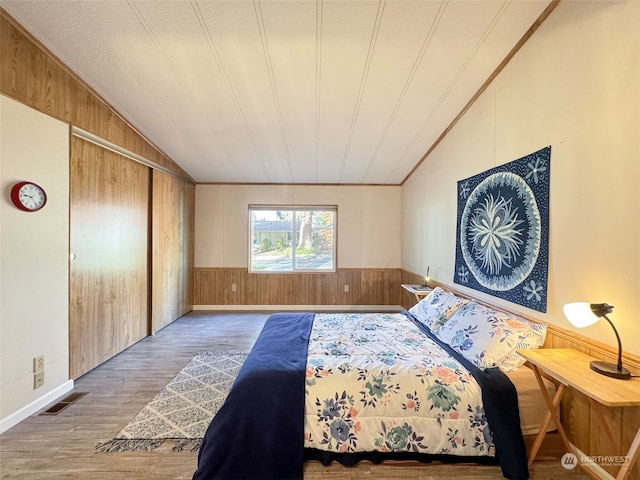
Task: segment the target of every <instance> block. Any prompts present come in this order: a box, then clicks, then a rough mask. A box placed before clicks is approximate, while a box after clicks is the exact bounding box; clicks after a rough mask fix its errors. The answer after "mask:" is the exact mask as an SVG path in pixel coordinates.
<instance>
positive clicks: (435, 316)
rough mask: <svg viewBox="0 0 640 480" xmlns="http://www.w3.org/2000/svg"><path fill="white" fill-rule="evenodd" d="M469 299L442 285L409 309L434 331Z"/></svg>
mask: <svg viewBox="0 0 640 480" xmlns="http://www.w3.org/2000/svg"><path fill="white" fill-rule="evenodd" d="M467 303H469V300H466V299H464V298H459V297H456V296H455V295H454V294H453V293H451V292H445V291H444V290H442V288H440V287H436V288H434V289H433V290H432V291H431V292H430V293H429V294H428V295H427V296H426V297H424V298H423V299H422V300H420V301H419V302H418V303H417V304H415V305H414V306H413V307H411V308H410V309H409V313H411V314H412V315H413V316H414V317H416V319H417V320H418V321H419V322H420V323H422V324H423V325H424V326H426V327H427V328H428V329H429V330H431V331H432V332H435V331H436V330H438V328H440V327H441V326H442V325H444V324H445V323H446V322H447V321H448V320H449V319H450V318H451V317H452V316H453V314H454V313H456V311H457V310H458V309H459V308H460V307H462V306H463V305H466V304H467Z"/></svg>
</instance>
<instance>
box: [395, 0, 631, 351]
mask: <svg viewBox="0 0 640 480" xmlns="http://www.w3.org/2000/svg"><path fill="white" fill-rule="evenodd" d="M638 32H640V2H637V1H629V2H608V1H594V2H561V3H560V5H559V6H558V7H557V8H556V9H555V10H554V12H553V13H552V14H551V15H550V16H549V18H548V19H547V20H546V21H545V22H544V23H543V25H542V26H541V27H540V28H539V29H538V31H537V32H536V33H535V34H534V35H533V37H532V38H531V39H530V40H529V41H528V42H527V43H526V44H525V45H524V47H523V48H522V49H521V50H520V52H518V54H517V55H516V56H515V57H514V58H513V59H512V61H511V62H510V63H509V64H508V66H507V67H506V68H505V70H504V71H503V72H502V73H501V74H500V75H499V76H498V77H497V78H496V79H495V81H494V82H493V83H492V84H491V85H490V87H489V88H488V89H487V91H486V92H485V93H484V94H483V95H482V96H481V97H480V98H479V100H478V101H477V102H476V103H475V104H474V105H473V107H472V108H471V109H470V110H469V111H468V112H467V113H466V114H465V115H464V117H463V118H462V119H461V121H460V122H459V123H458V124H457V125H456V126H455V127H454V128H453V129H452V130H451V132H450V133H449V134H448V135H447V137H446V138H445V140H444V141H443V142H442V143H441V144H440V145H439V146H438V147H437V148H436V149H435V150H434V152H433V153H432V154H431V155H430V156H429V157H428V158H427V160H426V161H425V162H424V164H423V165H422V166H421V167H420V168H419V169H418V170H417V171H416V173H415V174H414V175H413V176H412V177H411V179H410V180H409V181H408V182H407V183H406V184H405V186H404V188H403V200H402V201H403V206H404V208H403V221H402V232H403V249H402V266H403V268H405V269H407V270H410V271H413V272H415V273H422V272H423V271H424V268H425V265H431V276H432V277H433V278H435V279H436V280H438V281H441V282H444V283H446V284H449V285H453V270H454V263H455V231H456V201H457V199H456V182H457V180H461V179H463V178H466V177H469V176H471V175H474V174H477V173H479V172H482V171H484V170H486V169H488V168H491V167H494V166H496V165H500V164H503V163H507V162H509V161H511V160H515V159H516V158H520V157H522V156H524V155H526V154H529V153H532V152H534V151H536V150H538V149H540V148H542V147H545V146H547V145H551V148H552V150H551V202H550V205H551V212H550V249H549V250H550V251H549V292H548V294H549V297H548V310H547V313H546V314H541V313H539V312H535V311H527V309H523V307H517V306H516V308H519V309H520V310H521V311H522V310H524V311H525V313H527V314H529V315H531V316H532V317H535V318H539V319H540V320H542V321H546V322H549V323H553V324H557V325H559V326H561V327H563V328H566V329H570V330H575V331H577V329H575V328H574V327H572V326H571V325H570V324H569V323H568V321H567V320H566V319H565V318H564V315H563V314H562V306H563V305H564V304H565V303H568V302H572V301H580V300H582V301H589V302H607V303H610V304H612V305H614V306H615V310H614V312H613V314H612V315H611V316H610V318H611V319H612V321H613V322H614V323H615V324H616V326H617V327H618V330H619V332H620V335H621V337H622V341H623V346H624V349H625V350H626V351H629V352H631V353H634V354H636V355H637V354H640V317H639V315H638V312H639V311H640V307H639V305H638V298H640V286H639V285H640V284H639V283H638V272H640V194H639V189H638V179H640V34H639V33H638ZM456 287H458V285H456ZM461 289H462V290H464V288H461ZM469 293H470V294H472V295H476V296H480V297H485V298H486V299H487V300H488V301H491V302H494V303H498V304H504V305H506V306H509V307H511V308H513V307H514V306H513V305H511V304H509V303H508V302H503V301H500V300H498V299H494V298H493V297H488V296H484V295H482V294H479V293H478V292H473V291H469ZM580 333H581V334H583V335H586V336H589V337H592V338H595V339H598V340H599V341H602V342H606V343H609V344H611V345H615V337H614V335H613V332H612V331H611V328H610V326H609V325H608V324H607V323H606V322H599V323H598V324H596V325H594V326H592V327H589V328H586V329H582V330H580Z"/></svg>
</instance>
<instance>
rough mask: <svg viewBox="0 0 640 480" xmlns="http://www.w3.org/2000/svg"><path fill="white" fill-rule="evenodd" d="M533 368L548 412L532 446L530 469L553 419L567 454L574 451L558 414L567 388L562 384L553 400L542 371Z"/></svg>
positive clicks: (532, 366)
mask: <svg viewBox="0 0 640 480" xmlns="http://www.w3.org/2000/svg"><path fill="white" fill-rule="evenodd" d="M531 368H532V369H533V373H535V376H536V380H537V381H538V386H539V387H540V393H542V397H543V398H544V401H545V402H546V404H547V410H548V411H547V414H546V415H545V417H544V421H543V422H542V426H541V427H540V431H539V432H538V435H537V436H536V438H535V440H534V441H533V445H532V446H531V451H530V452H529V468H531V467H532V466H533V461H534V460H535V459H536V455H537V454H538V450H540V446H541V445H542V441H543V440H544V437H545V435H546V434H547V425H548V424H549V421H550V420H551V419H552V418H553V421H554V422H555V424H556V427H557V429H558V433H559V434H560V438H561V439H562V443H563V444H564V448H565V449H566V450H567V453H573V449H572V448H571V444H570V443H569V439H568V438H567V434H566V433H565V431H564V428H562V423H560V415H559V414H558V405H559V404H560V401H561V400H562V396H563V395H564V390H565V386H564V385H563V384H560V386H559V387H558V390H556V394H555V396H554V397H553V400H552V399H551V397H550V396H549V392H547V387H546V386H545V384H544V381H543V380H542V376H541V375H540V370H538V367H537V366H535V365H531Z"/></svg>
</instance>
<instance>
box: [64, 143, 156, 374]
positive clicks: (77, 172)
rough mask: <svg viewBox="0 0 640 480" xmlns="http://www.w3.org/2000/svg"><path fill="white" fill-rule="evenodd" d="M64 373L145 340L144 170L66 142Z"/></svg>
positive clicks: (146, 197) (80, 371)
mask: <svg viewBox="0 0 640 480" xmlns="http://www.w3.org/2000/svg"><path fill="white" fill-rule="evenodd" d="M70 168H71V178H70V197H71V207H70V216H71V232H70V233H71V234H70V238H71V252H72V254H74V255H75V259H74V260H72V261H71V266H70V292H69V317H70V318H69V339H70V345H69V349H70V359H69V360H70V362H69V363H70V367H69V368H70V376H71V378H77V377H79V376H80V375H82V374H84V373H86V372H88V371H89V370H91V369H92V368H94V367H96V366H97V365H99V364H101V363H102V362H104V361H105V360H107V359H109V358H110V357H112V356H113V355H115V354H117V353H119V352H121V351H122V350H124V349H125V348H127V347H128V346H130V345H132V344H133V343H135V342H137V341H138V340H140V339H141V338H143V337H145V336H146V335H147V323H148V321H147V216H148V203H149V190H148V188H149V182H148V170H147V167H145V166H143V165H141V164H139V163H136V162H133V161H131V160H128V159H126V158H124V157H122V156H120V155H117V154H116V153H113V152H111V151H109V150H105V149H102V148H100V147H98V146H96V145H94V144H92V143H89V142H85V141H83V140H81V139H79V138H76V137H73V138H72V142H71V165H70Z"/></svg>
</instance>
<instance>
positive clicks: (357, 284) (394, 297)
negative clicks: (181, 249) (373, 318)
mask: <svg viewBox="0 0 640 480" xmlns="http://www.w3.org/2000/svg"><path fill="white" fill-rule="evenodd" d="M400 279H401V272H400V269H397V268H389V269H374V268H365V269H350V268H341V269H338V271H337V272H335V273H289V274H273V275H272V274H268V273H248V271H247V269H246V268H196V269H195V301H194V304H195V305H400V298H401V295H400V290H401V287H400V283H401V281H400ZM345 287H348V291H345V290H347V288H345Z"/></svg>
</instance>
